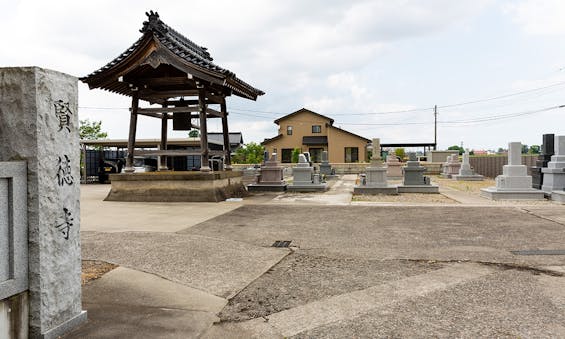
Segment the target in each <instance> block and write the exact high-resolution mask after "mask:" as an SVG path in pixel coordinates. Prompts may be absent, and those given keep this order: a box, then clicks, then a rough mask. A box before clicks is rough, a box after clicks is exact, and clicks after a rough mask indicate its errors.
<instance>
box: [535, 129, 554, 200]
mask: <svg viewBox="0 0 565 339" xmlns="http://www.w3.org/2000/svg"><path fill="white" fill-rule="evenodd" d="M554 142H555V135H554V134H544V135H543V136H542V145H541V153H540V154H539V155H538V158H537V160H536V165H535V166H533V167H532V168H531V173H532V187H533V188H536V189H538V190H540V189H541V186H542V185H543V172H542V171H541V170H542V168H545V167H547V163H548V162H549V161H550V160H551V156H552V155H553V154H554V153H555V152H554Z"/></svg>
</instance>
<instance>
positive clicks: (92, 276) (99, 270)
mask: <svg viewBox="0 0 565 339" xmlns="http://www.w3.org/2000/svg"><path fill="white" fill-rule="evenodd" d="M116 267H118V265H114V264H109V263H107V262H105V261H99V260H83V261H82V274H81V276H80V278H81V283H82V285H83V286H84V285H86V284H87V283H89V282H90V281H92V280H96V279H98V278H100V277H102V276H103V275H104V274H106V273H108V272H110V271H111V270H113V269H114V268H116Z"/></svg>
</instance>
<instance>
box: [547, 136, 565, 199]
mask: <svg viewBox="0 0 565 339" xmlns="http://www.w3.org/2000/svg"><path fill="white" fill-rule="evenodd" d="M554 142H555V147H554V150H555V154H554V155H552V156H551V161H549V162H548V163H547V167H546V168H542V170H541V172H542V173H543V184H542V186H541V189H542V191H544V192H545V193H551V192H552V191H563V189H565V135H557V136H555V140H554Z"/></svg>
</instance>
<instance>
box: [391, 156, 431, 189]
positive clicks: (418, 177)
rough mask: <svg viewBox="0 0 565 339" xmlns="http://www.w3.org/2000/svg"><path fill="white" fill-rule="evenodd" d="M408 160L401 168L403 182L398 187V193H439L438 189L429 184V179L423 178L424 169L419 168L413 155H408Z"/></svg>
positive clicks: (418, 163)
mask: <svg viewBox="0 0 565 339" xmlns="http://www.w3.org/2000/svg"><path fill="white" fill-rule="evenodd" d="M409 156H410V158H409V159H410V160H408V161H407V162H406V166H405V167H403V168H402V172H403V174H404V180H403V183H402V185H399V186H398V193H439V187H438V186H437V185H432V184H431V183H430V178H429V177H426V176H424V172H425V171H426V168H425V167H424V166H420V162H419V161H418V160H417V158H416V154H415V153H410V154H409Z"/></svg>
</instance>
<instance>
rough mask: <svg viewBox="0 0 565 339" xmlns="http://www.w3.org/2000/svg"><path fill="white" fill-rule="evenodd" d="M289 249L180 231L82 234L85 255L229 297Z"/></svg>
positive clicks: (277, 260)
mask: <svg viewBox="0 0 565 339" xmlns="http://www.w3.org/2000/svg"><path fill="white" fill-rule="evenodd" d="M288 253H289V250H288V249H279V248H270V247H267V248H264V247H259V246H254V245H250V244H246V243H242V242H237V241H232V240H226V239H215V238H210V237H206V236H199V235H188V234H176V233H153V232H148V233H147V232H132V233H98V232H83V233H82V256H83V259H96V260H103V261H107V262H110V263H115V264H119V265H120V266H126V267H129V268H133V269H136V270H141V271H144V272H149V273H153V274H156V275H159V276H161V277H164V278H167V279H169V280H172V281H174V282H178V283H181V284H184V285H186V286H190V287H193V288H196V289H199V290H202V291H205V292H207V293H211V294H214V295H216V296H220V297H224V298H229V297H231V296H233V295H235V294H236V293H237V292H239V291H240V290H241V289H243V288H244V287H245V286H247V285H248V284H249V283H250V282H251V281H253V280H255V279H256V278H257V277H259V276H260V275H261V274H263V273H264V272H265V271H267V270H268V269H269V268H270V267H271V266H273V265H274V264H275V263H277V262H279V261H280V260H281V259H282V258H284V257H285V256H286V255H287V254H288Z"/></svg>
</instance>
